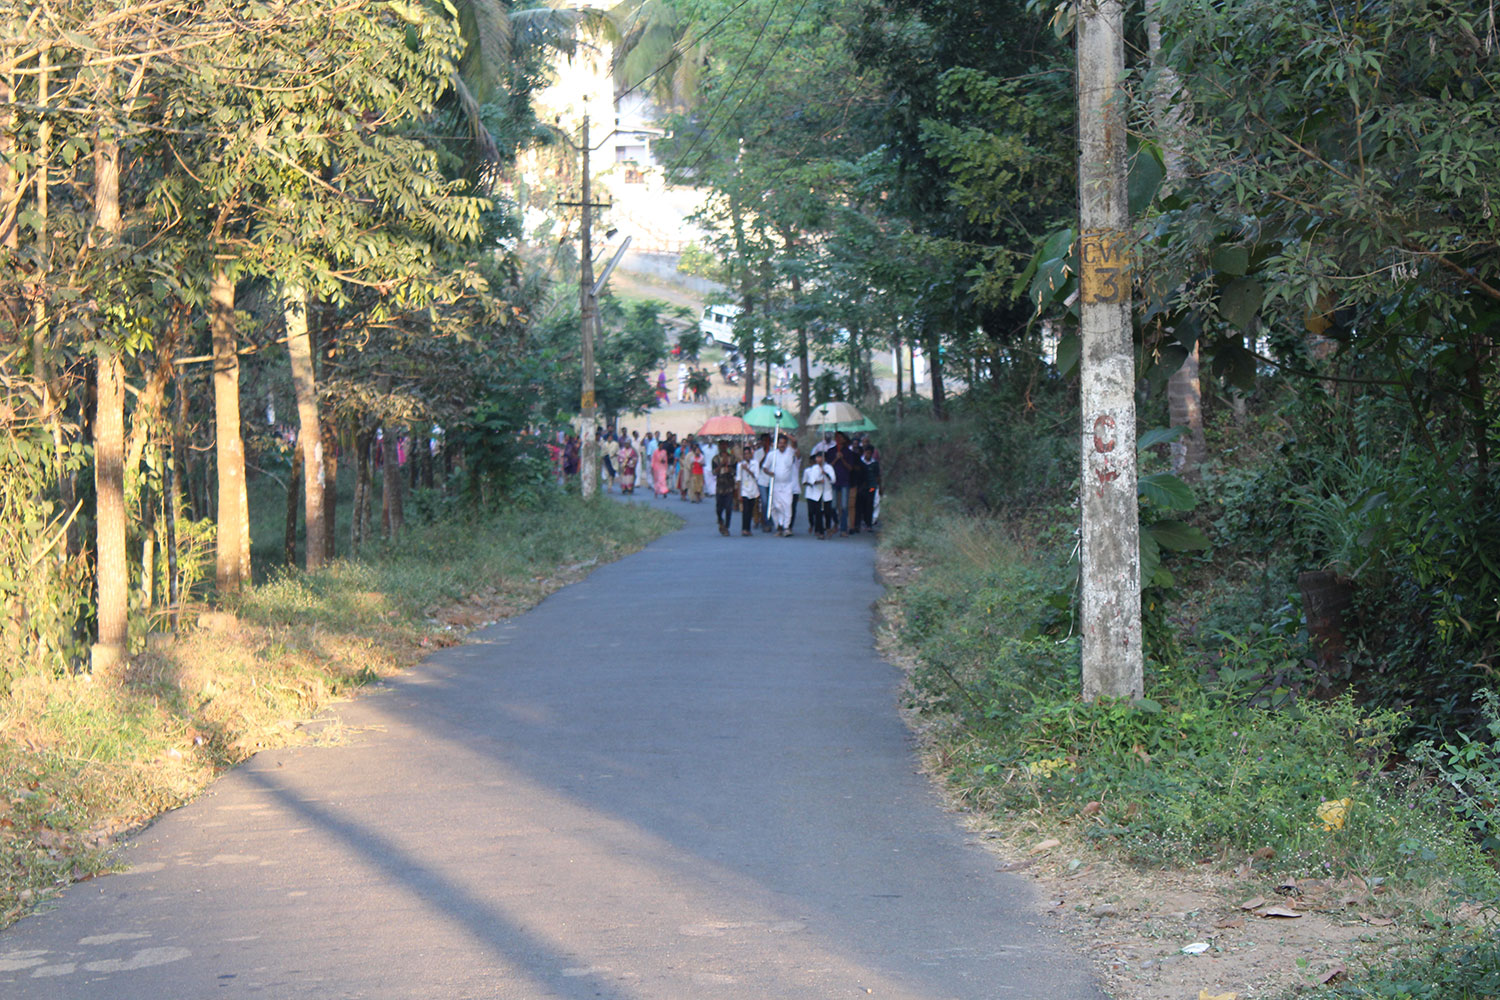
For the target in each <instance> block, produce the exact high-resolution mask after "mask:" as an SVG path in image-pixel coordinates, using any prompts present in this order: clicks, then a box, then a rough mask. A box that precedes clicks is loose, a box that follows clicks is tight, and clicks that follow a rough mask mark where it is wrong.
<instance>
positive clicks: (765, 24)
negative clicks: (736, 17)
mask: <svg viewBox="0 0 1500 1000" xmlns="http://www.w3.org/2000/svg"><path fill="white" fill-rule="evenodd" d="M806 2H807V0H803V3H804V4H805V3H806ZM780 7H781V0H775V2H774V3H772V4H771V9H770V11H769V12H767V14H766V19H765V20H764V21H762V22H761V25H760V31H758V32H756V35H755V41H753V42H751V43H750V51H748V52H746V53H745V58H744V60H743V61H742V62H741V63H740V68H739V69H737V70H735V71H734V76H732V77H730V79H729V84H728V86H726V87H725V88H724V90H723V91H722V92H721V93H720V94H719V100H718V101H717V102H716V103H715V104H714V107H713V110H712V111H710V112H709V113H708V118H707V119H706V120H705V121H704V123H703V131H701V132H699V133H698V134H697V135H695V136H694V137H693V141H692V142H691V143H689V144H688V148H687V150H686V151H685V152H684V153H683V154H682V155H681V156H679V157H678V158H677V163H676V164H675V165H673V166H671V167H669V168H668V169H667V170H666V171H665V173H666V175H667V176H668V177H670V176H671V175H672V173H673V171H676V170H677V169H679V168H680V167H681V166H682V164H683V163H685V162H687V158H688V156H690V155H691V154H692V152H693V150H695V149H697V148H698V143H699V142H700V141H701V140H702V139H703V137H704V136H705V135H707V134H708V133H709V131H710V129H711V128H712V126H713V121H714V118H715V117H716V116H717V115H718V113H719V109H720V108H722V107H723V106H724V102H725V101H726V100H728V99H729V95H730V93H732V92H733V91H734V85H735V84H736V83H738V82H739V79H740V74H742V73H744V72H745V70H746V69H748V68H749V66H750V60H751V58H752V57H753V56H754V55H755V50H756V49H757V48H758V47H759V46H760V40H761V39H762V38H764V37H765V36H766V29H767V28H769V27H770V26H771V19H772V18H774V17H775V16H776V11H777V10H778V9H779V8H780ZM799 10H800V8H799ZM793 23H794V24H795V23H796V22H795V21H793ZM787 30H788V32H790V30H791V29H790V27H789V28H788V29H787ZM781 40H782V41H783V42H785V41H786V36H785V35H783V36H782V38H781ZM779 49H780V47H779V46H778V48H777V50H778V51H779ZM775 55H776V52H774V51H773V52H772V53H771V57H772V58H774V57H775ZM766 65H767V66H769V65H770V59H767V61H766ZM761 72H762V73H764V72H765V71H764V70H762V71H761ZM756 79H757V80H758V79H759V77H757V78H756ZM743 102H744V99H743V98H741V101H740V103H743ZM735 110H736V111H738V110H739V104H736V105H735ZM722 132H723V130H722V129H721V130H720V134H722ZM710 148H712V147H710ZM705 155H707V154H705ZM699 162H702V157H700V158H699ZM693 166H694V168H696V167H697V166H698V164H697V163H694V164H693Z"/></svg>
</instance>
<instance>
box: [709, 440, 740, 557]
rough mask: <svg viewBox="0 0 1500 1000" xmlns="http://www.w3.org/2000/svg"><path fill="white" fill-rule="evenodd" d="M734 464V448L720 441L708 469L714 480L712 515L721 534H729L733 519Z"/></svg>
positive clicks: (726, 442)
mask: <svg viewBox="0 0 1500 1000" xmlns="http://www.w3.org/2000/svg"><path fill="white" fill-rule="evenodd" d="M734 465H735V462H734V448H733V447H732V446H731V445H730V444H729V442H728V441H720V442H719V450H718V451H717V452H716V453H715V454H714V458H713V463H712V464H711V465H710V470H711V471H712V472H713V480H714V516H715V517H716V518H717V519H718V522H719V534H721V535H728V534H729V525H730V522H731V521H732V520H733V519H734V499H735V489H734Z"/></svg>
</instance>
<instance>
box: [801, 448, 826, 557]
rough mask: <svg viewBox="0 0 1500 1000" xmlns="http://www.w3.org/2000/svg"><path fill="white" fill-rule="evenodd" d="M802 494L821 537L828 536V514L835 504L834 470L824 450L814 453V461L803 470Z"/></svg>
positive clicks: (809, 515) (816, 532) (815, 529)
mask: <svg viewBox="0 0 1500 1000" xmlns="http://www.w3.org/2000/svg"><path fill="white" fill-rule="evenodd" d="M802 495H803V496H804V497H806V498H807V516H808V519H809V520H811V521H812V530H813V532H814V534H816V535H817V536H818V537H819V538H827V537H828V516H829V513H830V512H831V510H832V506H833V470H832V469H830V468H829V467H828V463H827V462H826V461H825V460H824V458H823V452H821V451H818V452H814V453H813V457H812V461H811V462H810V463H808V466H807V468H806V469H804V470H803V472H802Z"/></svg>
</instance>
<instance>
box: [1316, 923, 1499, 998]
mask: <svg viewBox="0 0 1500 1000" xmlns="http://www.w3.org/2000/svg"><path fill="white" fill-rule="evenodd" d="M1308 995H1310V996H1313V997H1318V998H1325V1000H1490V998H1492V997H1494V996H1497V995H1500V943H1497V942H1496V941H1495V940H1493V939H1492V938H1488V939H1487V938H1480V939H1478V940H1475V939H1474V938H1473V937H1470V936H1467V935H1452V936H1451V939H1450V940H1449V942H1448V943H1446V944H1444V945H1443V946H1442V947H1440V948H1438V949H1437V950H1436V951H1434V952H1433V953H1432V954H1430V955H1424V956H1422V957H1420V958H1414V959H1406V960H1403V961H1399V962H1396V963H1393V964H1392V965H1389V966H1387V967H1384V968H1377V969H1369V970H1361V971H1359V972H1355V973H1353V974H1352V975H1351V976H1350V977H1349V978H1348V980H1347V981H1344V980H1341V981H1340V982H1338V983H1336V984H1335V985H1333V986H1330V987H1327V988H1325V989H1321V990H1315V991H1313V992H1312V993H1310V994H1308Z"/></svg>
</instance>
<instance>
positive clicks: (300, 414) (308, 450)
mask: <svg viewBox="0 0 1500 1000" xmlns="http://www.w3.org/2000/svg"><path fill="white" fill-rule="evenodd" d="M282 299H283V302H284V305H285V313H284V314H285V317H286V348H287V354H288V355H289V356H290V358H291V362H292V389H293V391H294V392H295V393H296V395H297V446H298V447H299V448H301V449H302V470H303V475H302V480H303V490H302V495H303V510H304V512H305V513H304V516H303V520H304V522H305V528H306V530H305V532H304V537H305V542H304V546H303V547H304V549H305V560H306V561H305V565H306V567H307V570H308V572H312V571H313V570H316V569H318V568H320V567H321V566H322V565H323V562H324V558H323V540H324V538H325V534H324V533H325V531H326V529H325V528H324V526H323V433H322V427H321V425H320V423H319V421H318V385H317V380H316V379H315V378H314V376H313V361H312V341H311V340H310V339H309V337H308V332H307V291H306V290H305V289H304V288H302V287H301V286H300V285H287V286H286V287H285V289H283V291H282Z"/></svg>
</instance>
